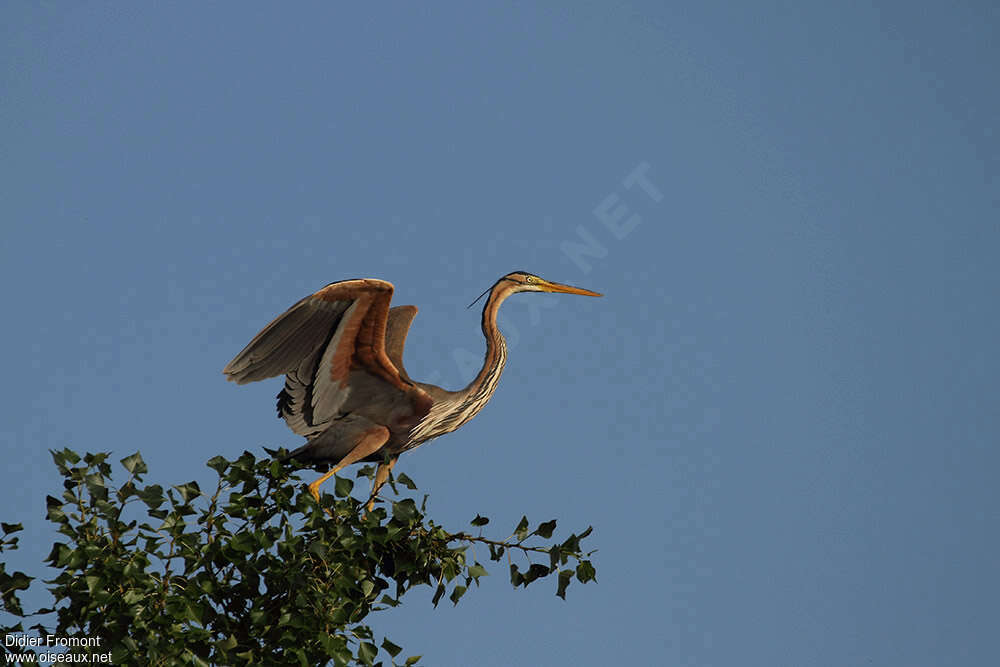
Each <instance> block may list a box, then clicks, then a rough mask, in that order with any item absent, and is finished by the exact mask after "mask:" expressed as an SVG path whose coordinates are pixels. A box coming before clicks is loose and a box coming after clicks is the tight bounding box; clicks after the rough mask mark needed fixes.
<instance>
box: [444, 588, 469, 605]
mask: <svg viewBox="0 0 1000 667" xmlns="http://www.w3.org/2000/svg"><path fill="white" fill-rule="evenodd" d="M465 590H466V589H465V586H455V588H454V589H452V591H451V595H450V596H448V599H449V600H451V603H452V604H453V605H457V604H458V601H459V600H460V599H461V598H462V596H463V595H465Z"/></svg>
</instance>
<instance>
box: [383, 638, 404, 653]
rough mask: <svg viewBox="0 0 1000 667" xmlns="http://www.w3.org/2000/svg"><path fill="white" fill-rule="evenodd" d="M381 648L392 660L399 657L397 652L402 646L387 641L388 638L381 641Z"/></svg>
mask: <svg viewBox="0 0 1000 667" xmlns="http://www.w3.org/2000/svg"><path fill="white" fill-rule="evenodd" d="M382 648H384V649H385V652H386V653H388V654H389V655H391V656H392V657H393V658H395V657H396V656H397V655H399V652H400V651H402V650H403V647H402V646H396V645H395V644H393V643H392V642H391V641H389V639H388V638H385V639H383V640H382Z"/></svg>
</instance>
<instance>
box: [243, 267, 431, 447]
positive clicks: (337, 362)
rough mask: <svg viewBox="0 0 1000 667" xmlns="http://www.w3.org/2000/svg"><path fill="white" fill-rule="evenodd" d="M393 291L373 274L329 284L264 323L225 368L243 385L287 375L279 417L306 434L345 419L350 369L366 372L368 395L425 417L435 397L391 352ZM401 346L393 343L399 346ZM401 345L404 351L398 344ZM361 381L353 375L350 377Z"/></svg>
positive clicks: (365, 388) (279, 397)
mask: <svg viewBox="0 0 1000 667" xmlns="http://www.w3.org/2000/svg"><path fill="white" fill-rule="evenodd" d="M392 290H393V287H392V284H391V283H388V282H385V281H383V280H375V279H362V280H345V281H341V282H336V283H331V284H329V285H327V286H326V287H324V288H323V289H321V290H319V291H318V292H316V293H314V294H311V295H309V296H307V297H306V298H304V299H302V300H301V301H299V302H298V303H296V304H295V305H293V306H292V307H291V308H289V309H288V310H287V311H285V312H284V313H283V314H282V315H279V316H278V317H277V318H275V319H274V321H273V322H271V323H270V324H268V325H267V326H266V327H264V329H263V330H262V331H261V332H260V333H259V334H257V335H256V336H255V337H254V339H253V340H252V341H250V343H249V344H248V345H247V346H246V347H245V348H244V349H243V351H242V352H240V353H239V354H238V355H236V357H235V358H234V359H233V360H232V361H231V362H229V364H228V365H227V366H226V367H225V369H223V373H225V374H226V376H227V378H228V379H229V380H232V381H234V382H237V383H239V384H244V383H247V382H254V381H256V380H263V379H265V378H269V377H274V376H276V375H281V374H282V373H284V374H285V375H286V379H285V388H284V389H283V390H282V391H281V393H280V394H278V414H279V415H280V416H281V417H283V418H284V419H285V421H286V422H287V423H288V426H289V427H291V429H292V430H293V431H295V432H296V433H298V434H299V435H303V436H306V437H311V436H313V435H315V434H317V433H319V432H321V431H323V430H325V429H326V428H327V426H328V425H329V422H330V421H331V420H332V419H334V418H336V417H338V416H340V414H341V408H342V407H343V406H344V404H345V402H347V401H348V399H349V397H350V395H351V384H352V380H351V376H352V373H354V374H357V373H359V372H361V373H363V374H364V378H363V379H364V387H363V389H364V392H365V393H366V394H371V393H372V392H373V391H375V392H377V393H379V394H382V395H384V397H385V400H386V404H387V405H392V406H400V405H401V404H402V405H406V404H407V403H409V405H410V406H411V407H412V413H414V414H420V416H422V414H426V411H427V410H428V409H429V406H430V403H431V399H430V397H429V396H428V395H427V394H426V393H425V392H424V391H423V390H422V389H420V388H419V387H416V386H415V385H414V384H413V382H412V381H410V379H409V378H408V377H406V374H405V372H402V371H401V369H400V368H397V366H396V365H395V364H394V363H393V360H392V359H391V358H390V357H389V355H388V354H387V350H386V326H387V324H388V323H389V320H390V316H389V302H390V300H391V299H392ZM394 310H395V309H394ZM414 311H415V309H414ZM392 319H393V320H395V319H396V318H395V317H393V318H392ZM401 319H405V314H403V316H402V318H401ZM409 319H412V314H411V315H410V316H409ZM404 329H405V328H404ZM403 334H404V337H405V330H404V332H403ZM396 346H397V343H396V342H395V341H394V342H393V349H394V350H395V349H396ZM398 350H399V351H400V353H401V352H402V342H401V341H399V342H398ZM361 379H362V378H359V377H358V376H357V375H355V377H354V380H353V381H354V382H355V383H358V382H360V380H361ZM390 394H391V395H390ZM387 416H388V415H387Z"/></svg>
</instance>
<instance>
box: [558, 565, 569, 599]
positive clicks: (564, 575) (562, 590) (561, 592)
mask: <svg viewBox="0 0 1000 667" xmlns="http://www.w3.org/2000/svg"><path fill="white" fill-rule="evenodd" d="M572 579H573V570H560V571H559V588H558V589H557V590H556V595H558V596H559V597H561V598H562V599H563V600H565V599H566V588H567V587H569V582H570V581H572Z"/></svg>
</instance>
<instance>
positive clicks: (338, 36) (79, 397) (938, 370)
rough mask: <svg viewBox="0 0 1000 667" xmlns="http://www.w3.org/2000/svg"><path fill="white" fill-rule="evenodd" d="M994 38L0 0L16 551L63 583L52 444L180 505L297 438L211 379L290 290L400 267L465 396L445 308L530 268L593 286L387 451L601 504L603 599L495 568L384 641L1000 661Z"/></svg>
mask: <svg viewBox="0 0 1000 667" xmlns="http://www.w3.org/2000/svg"><path fill="white" fill-rule="evenodd" d="M998 34H1000V13H998V10H997V8H996V6H995V5H993V4H991V3H985V2H968V3H921V2H918V3H902V2H898V3H885V2H882V3H868V4H867V5H865V6H860V5H858V4H854V3H851V4H850V5H845V4H844V3H834V4H830V3H819V2H810V3H773V2H767V3H739V2H709V3H704V2H699V3H682V4H672V5H669V6H665V3H659V2H632V3H621V2H608V3H596V2H572V3H570V2H564V3H546V8H544V9H539V8H537V7H535V6H533V4H530V3H521V4H519V5H518V6H516V7H504V8H503V9H501V8H494V9H489V10H487V9H484V8H483V7H481V6H477V7H475V8H472V7H470V6H469V3H452V4H439V3H429V4H421V5H420V6H419V7H415V6H413V5H410V4H402V3H399V4H390V5H383V6H379V7H376V8H370V7H365V8H363V9H362V8H358V7H351V8H340V7H335V6H334V5H333V4H332V3H317V4H296V5H294V7H291V8H290V7H287V6H281V7H278V6H276V5H265V4H261V3H250V4H235V3H218V4H210V5H197V7H196V6H195V5H187V6H185V7H183V8H178V7H166V6H163V5H155V6H154V5H152V4H150V3H140V4H134V3H110V4H109V3H87V4H82V3H59V2H44V3H43V2H37V3H35V2H17V3H13V2H12V3H4V5H3V8H2V9H0V58H2V63H0V64H2V70H0V76H2V79H0V100H2V102H0V126H2V130H0V132H2V136H3V141H2V144H3V148H2V151H0V216H2V219H3V234H2V237H0V239H2V247H0V277H2V284H3V292H2V294H3V302H4V312H5V316H4V326H3V334H2V335H3V342H4V350H5V354H4V371H5V372H4V377H5V382H3V386H2V388H0V406H2V407H0V414H2V420H0V443H2V447H3V454H4V460H5V462H6V464H5V465H6V475H7V477H6V480H7V481H6V484H5V485H4V487H3V490H2V491H0V499H2V507H3V516H2V518H3V520H4V521H23V522H24V523H25V524H26V527H27V530H26V531H25V534H24V535H25V536H24V538H23V540H22V542H23V550H22V551H21V552H18V553H17V554H14V555H15V556H17V558H14V559H12V560H13V562H14V564H15V565H16V566H18V567H21V568H27V569H29V570H30V571H31V572H32V573H35V574H38V575H42V576H51V572H46V571H44V570H42V569H41V568H40V567H39V566H38V565H37V562H38V561H39V560H40V559H41V558H42V557H44V556H45V555H46V554H47V552H48V550H49V547H50V545H51V542H52V540H53V537H54V535H53V533H52V531H51V529H50V527H49V525H48V524H47V523H46V522H44V521H43V519H42V516H43V513H44V496H45V494H46V493H49V492H53V491H54V490H55V489H57V488H58V480H57V477H56V474H55V472H54V469H53V468H52V465H51V460H50V457H49V454H48V452H47V450H48V449H50V448H62V447H65V446H69V447H71V448H74V449H76V450H80V451H84V450H90V451H100V450H111V451H113V452H114V453H115V456H116V457H119V458H120V457H121V456H125V455H126V454H129V453H131V452H133V451H135V450H136V449H139V450H141V451H142V453H143V455H144V456H145V458H146V460H147V461H148V462H149V464H150V467H151V469H152V473H151V479H154V480H155V481H158V482H161V483H163V484H169V483H180V482H183V481H187V480H189V479H191V478H195V479H198V480H203V481H208V480H211V479H212V477H213V473H211V471H209V470H208V469H207V468H205V467H204V462H205V461H206V460H207V459H208V458H210V457H211V456H214V455H216V454H222V455H225V456H228V457H234V456H236V455H238V454H239V453H240V452H241V451H242V450H243V449H244V448H249V449H251V450H254V451H257V452H260V451H261V450H260V448H261V447H262V446H277V445H285V446H289V447H290V446H293V445H295V444H297V442H298V438H296V437H295V436H293V435H292V434H291V433H290V432H289V431H287V430H286V428H285V426H284V424H283V423H282V422H280V421H279V420H277V419H275V417H274V414H273V397H274V394H275V393H276V392H277V391H278V389H279V388H280V382H279V381H277V380H274V381H271V382H268V383H261V384H257V385H251V386H246V387H236V386H234V385H232V384H228V383H226V382H225V381H224V379H223V376H222V374H221V369H222V367H223V365H225V363H226V362H228V361H229V359H230V358H232V357H233V355H234V354H235V353H236V352H238V351H239V350H240V349H241V348H242V347H243V345H244V344H245V343H246V342H247V341H249V339H250V338H251V337H252V336H253V334H254V333H256V332H257V331H258V329H259V328H260V327H261V326H262V325H263V324H265V323H266V322H268V321H269V320H270V319H271V318H272V317H273V316H274V315H276V314H277V313H279V312H281V311H282V310H283V309H284V308H286V307H287V306H288V305H289V304H291V303H292V302H294V301H295V300H297V299H298V298H300V297H301V296H302V295H304V294H307V293H309V292H310V291H312V290H314V289H316V288H318V287H320V286H322V285H324V284H326V283H328V282H331V281H335V280H340V279H344V278H353V277H361V276H370V277H378V278H383V279H386V280H389V281H391V282H393V283H394V284H395V285H396V297H395V301H394V302H395V303H397V304H405V303H413V304H416V305H417V306H419V307H420V314H419V315H418V316H417V319H416V321H415V323H414V325H413V328H412V329H411V334H410V338H409V343H408V347H407V357H406V360H407V366H408V370H409V372H410V373H411V375H413V376H414V377H416V378H418V379H428V380H431V381H435V382H437V383H439V384H442V385H444V386H446V387H449V388H456V387H458V386H460V385H462V384H464V382H465V381H467V380H468V379H469V378H470V377H471V376H472V374H473V372H474V369H473V368H471V367H470V364H469V359H470V358H471V359H474V360H475V361H476V362H477V363H478V361H479V358H480V355H481V353H482V345H483V343H482V339H481V334H480V333H479V329H478V322H479V314H478V310H476V311H469V310H466V309H465V306H466V305H467V304H468V303H469V302H470V301H471V300H472V299H473V298H475V296H476V295H477V294H479V293H480V292H481V291H482V290H483V289H484V288H486V287H488V286H489V285H490V284H491V283H492V282H493V281H494V280H495V279H496V278H497V277H498V276H500V275H502V274H504V273H506V272H508V271H510V270H513V269H526V270H529V271H532V272H535V273H538V274H539V275H542V276H544V277H547V278H551V279H554V280H558V281H561V282H568V283H572V284H577V285H580V286H582V287H587V288H590V289H594V290H598V291H601V292H604V293H606V295H607V296H606V297H605V298H604V299H586V298H583V297H572V296H554V295H553V296H548V297H540V296H535V295H522V296H520V297H515V298H513V299H512V300H511V301H509V302H508V303H507V304H506V305H505V306H504V309H503V315H504V323H503V326H504V328H505V330H506V331H507V333H508V335H509V338H510V341H511V348H512V349H511V359H510V363H509V364H508V367H507V370H506V372H505V375H504V377H503V380H502V382H501V384H500V389H499V391H498V393H497V395H496V396H495V397H494V399H493V401H492V403H491V404H490V405H489V406H488V407H487V408H486V410H484V412H483V413H482V414H480V415H479V416H478V417H477V418H476V419H474V420H473V421H472V422H470V423H469V424H468V425H466V426H465V427H464V428H463V429H461V430H460V431H459V432H457V433H455V434H452V435H449V436H446V437H444V438H441V439H439V440H437V441H435V442H433V443H431V444H429V445H426V446H424V447H422V448H421V449H419V450H417V451H416V452H414V453H411V454H408V455H406V456H404V457H403V458H402V459H401V462H400V467H399V468H398V470H401V471H403V472H406V473H407V474H408V475H411V476H412V477H413V478H414V479H415V480H416V481H417V483H418V484H419V485H420V486H421V490H422V491H426V492H428V493H430V496H431V500H430V510H431V512H432V514H433V515H434V516H435V517H436V518H437V519H439V520H441V521H443V522H444V523H445V524H446V525H451V526H453V527H455V528H459V527H461V526H463V525H466V522H467V521H468V520H469V519H471V518H472V517H473V516H475V514H476V513H477V512H479V513H482V514H485V515H488V516H490V517H491V518H492V519H493V525H494V526H495V532H496V533H497V534H503V535H505V534H506V532H505V531H507V530H509V529H510V528H513V525H514V524H515V523H516V522H517V520H518V518H520V516H521V514H522V513H526V514H528V516H529V517H530V518H531V519H533V520H538V521H540V520H545V519H549V518H553V517H555V518H558V519H559V525H560V527H562V528H565V529H582V528H584V527H586V526H587V525H588V524H593V526H594V535H593V537H592V538H591V543H592V545H593V546H594V547H597V548H599V549H600V551H599V553H598V554H597V555H596V557H595V558H596V560H595V564H596V566H597V568H598V583H597V584H596V585H588V586H574V587H572V588H571V589H570V591H569V593H570V594H569V598H568V601H566V602H563V601H561V600H559V599H558V598H557V597H555V596H554V595H553V592H554V586H550V585H547V584H542V585H538V586H536V587H533V588H532V589H529V590H527V591H523V590H519V591H512V590H510V586H509V584H508V582H507V576H506V572H505V569H506V566H505V565H501V566H499V567H495V568H494V576H492V577H491V578H489V579H487V580H484V585H483V587H482V589H481V590H479V591H472V593H470V594H469V595H467V596H466V597H465V598H464V599H463V601H462V603H461V604H460V605H459V606H458V608H457V609H452V608H451V607H450V605H443V606H442V607H441V608H439V609H437V610H432V609H431V607H430V603H429V596H428V595H423V594H419V595H414V596H413V597H412V599H408V602H407V604H406V605H405V606H403V607H402V608H400V609H398V610H394V611H392V612H388V613H385V614H381V615H379V616H376V617H373V619H372V620H373V621H377V622H378V629H379V630H380V631H381V632H383V633H385V634H388V635H389V636H390V637H391V638H392V639H393V640H394V641H395V642H397V643H399V644H402V645H403V646H404V647H405V649H406V650H407V652H408V653H422V654H424V655H425V656H426V662H427V664H433V665H454V666H460V665H496V666H501V665H512V664H538V665H608V664H638V665H652V664H663V665H678V666H703V665H704V666H709V665H748V666H756V665H760V666H761V667H773V666H775V665H789V666H799V665H810V666H829V667H843V666H845V665H879V666H884V665H900V666H904V665H905V666H906V667H920V666H928V667H930V666H939V665H984V664H990V663H991V662H992V661H994V660H995V659H996V645H995V640H994V637H995V634H996V628H997V623H998V621H1000V617H998V612H997V605H996V601H997V599H998V598H1000V577H998V571H997V562H998V561H1000V541H998V537H997V525H998V523H997V519H998V515H1000V501H998V493H997V482H996V476H997V470H998V469H1000V455H998V452H997V443H998V442H1000V410H998V405H997V396H998V394H997V377H998V375H1000V364H998V362H997V355H996V342H997V340H998V338H1000V319H998V316H997V294H998V288H1000V284H998V283H1000V280H998V269H997V257H998V240H1000V225H998V214H997V211H998V202H1000V197H998V183H997V177H998V171H1000V142H998V136H997V132H998V130H997V125H996V123H997V118H998V117H1000V97H998V92H997V91H998V88H997V85H996V71H997V69H998V66H1000V49H998V43H997V35H998ZM636 169H641V170H644V171H643V172H642V173H643V174H644V177H645V179H646V181H645V182H642V183H640V182H637V181H634V180H633V181H629V182H630V183H631V184H632V187H631V188H630V187H627V186H626V181H627V180H628V176H629V174H632V173H634V171H635V170H636ZM646 186H648V187H646ZM654 194H655V195H657V196H653V195H654ZM621 206H625V207H626V209H625V210H624V213H623V214H622V217H620V218H619V219H617V221H616V220H615V219H614V217H615V216H616V215H617V214H619V213H621V211H620V210H619V207H621ZM595 211H596V213H595ZM601 216H603V217H605V218H610V219H611V220H612V221H611V222H610V223H609V222H606V221H602V219H601ZM631 216H637V217H636V218H632V217H631ZM579 246H585V247H586V248H587V250H586V251H585V252H581V251H580V249H579ZM559 534H565V533H559ZM35 599H36V601H37V602H46V601H47V598H46V596H42V595H38V596H37V597H36V598H35Z"/></svg>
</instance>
